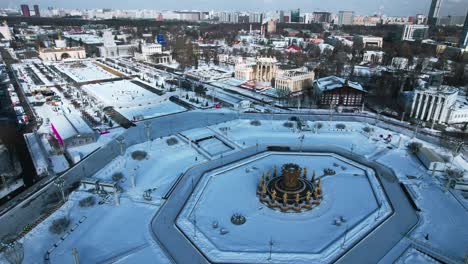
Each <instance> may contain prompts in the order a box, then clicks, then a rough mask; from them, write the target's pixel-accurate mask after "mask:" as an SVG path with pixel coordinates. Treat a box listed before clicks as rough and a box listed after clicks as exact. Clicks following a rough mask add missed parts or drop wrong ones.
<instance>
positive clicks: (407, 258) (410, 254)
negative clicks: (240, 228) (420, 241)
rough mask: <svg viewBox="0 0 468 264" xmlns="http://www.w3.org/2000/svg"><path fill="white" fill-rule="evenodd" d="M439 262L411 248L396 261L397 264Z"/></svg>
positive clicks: (430, 263) (429, 263) (435, 263)
mask: <svg viewBox="0 0 468 264" xmlns="http://www.w3.org/2000/svg"><path fill="white" fill-rule="evenodd" d="M437 263H440V262H439V261H437V260H435V259H433V258H431V257H430V256H428V255H426V254H424V253H422V252H421V251H419V250H417V249H414V248H409V249H408V250H406V251H405V253H404V254H403V255H402V256H401V257H400V258H398V260H397V261H395V264H437Z"/></svg>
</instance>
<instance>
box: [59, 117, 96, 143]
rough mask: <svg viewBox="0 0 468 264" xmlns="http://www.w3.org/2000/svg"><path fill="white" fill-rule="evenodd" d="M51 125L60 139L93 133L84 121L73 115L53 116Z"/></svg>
mask: <svg viewBox="0 0 468 264" xmlns="http://www.w3.org/2000/svg"><path fill="white" fill-rule="evenodd" d="M51 123H52V124H53V125H54V127H55V129H56V130H57V132H58V133H59V134H60V137H61V138H62V139H68V138H72V137H74V136H77V135H81V134H93V133H94V131H93V130H92V129H91V128H90V127H89V126H88V125H87V124H86V123H85V122H84V120H83V119H82V118H81V117H80V116H78V115H76V114H74V113H69V114H63V115H58V116H54V118H53V120H51Z"/></svg>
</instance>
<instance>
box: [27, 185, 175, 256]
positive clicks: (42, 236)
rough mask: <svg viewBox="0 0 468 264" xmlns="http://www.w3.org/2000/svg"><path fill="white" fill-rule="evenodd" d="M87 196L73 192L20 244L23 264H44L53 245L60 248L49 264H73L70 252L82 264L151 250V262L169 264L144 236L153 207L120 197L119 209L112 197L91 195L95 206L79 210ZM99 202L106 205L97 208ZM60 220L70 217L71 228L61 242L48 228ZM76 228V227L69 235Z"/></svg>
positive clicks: (156, 247)
mask: <svg viewBox="0 0 468 264" xmlns="http://www.w3.org/2000/svg"><path fill="white" fill-rule="evenodd" d="M90 195H92V194H89V193H86V192H74V193H73V194H72V195H71V196H70V197H69V200H68V201H67V203H66V204H64V205H63V206H62V207H61V208H60V209H59V210H58V211H56V212H55V213H54V214H53V215H52V216H51V217H49V218H48V219H47V220H45V221H44V222H42V223H41V224H39V226H37V227H36V228H35V229H34V230H33V231H31V232H30V233H28V234H27V235H26V236H25V237H24V238H23V239H22V240H21V242H22V243H23V244H24V247H25V249H26V250H25V256H24V261H23V263H43V262H44V260H43V258H44V256H45V253H46V252H47V250H49V249H50V248H54V246H53V245H54V244H55V243H60V244H58V246H57V247H56V248H54V250H53V251H52V252H51V253H50V261H51V263H73V255H72V249H73V248H76V250H77V252H78V255H79V259H80V262H82V263H107V262H106V261H110V260H120V259H121V258H123V257H126V256H127V255H132V254H136V255H138V254H141V253H142V251H137V252H133V251H134V250H135V248H137V247H141V250H143V249H144V250H145V251H147V250H151V252H153V254H151V255H152V260H153V261H155V262H157V263H170V262H169V261H168V260H167V258H166V257H165V256H164V255H163V254H158V252H160V249H159V247H158V246H157V245H156V244H155V243H154V242H153V240H152V238H151V237H150V235H149V233H148V232H147V230H148V222H149V221H150V220H151V218H152V216H153V214H154V212H155V211H156V210H157V207H156V206H155V205H151V204H145V203H140V202H135V201H132V200H131V199H129V198H125V197H123V198H121V199H120V205H119V206H115V205H114V204H113V200H112V197H110V198H107V199H104V198H102V197H99V196H97V195H93V196H94V197H95V198H96V204H95V205H94V206H92V207H88V208H83V207H80V206H79V201H80V200H81V199H83V198H86V197H88V196H90ZM100 201H105V203H104V204H99V203H98V202H100ZM135 212H138V213H135ZM63 216H67V217H69V219H70V226H69V228H67V231H68V232H69V234H68V235H67V236H66V238H65V239H64V240H63V241H61V237H63V235H56V234H53V233H51V232H50V231H49V227H50V226H51V224H52V222H53V221H54V220H56V219H58V218H60V217H63ZM80 220H82V223H79V221H80ZM76 224H79V225H78V226H77V227H76V229H74V230H73V231H72V232H70V229H71V228H73V227H74V226H75V225H76ZM126 263H131V262H126ZM134 263H135V262H134Z"/></svg>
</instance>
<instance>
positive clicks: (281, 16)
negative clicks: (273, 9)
mask: <svg viewBox="0 0 468 264" xmlns="http://www.w3.org/2000/svg"><path fill="white" fill-rule="evenodd" d="M279 22H280V23H284V11H283V10H280V11H279Z"/></svg>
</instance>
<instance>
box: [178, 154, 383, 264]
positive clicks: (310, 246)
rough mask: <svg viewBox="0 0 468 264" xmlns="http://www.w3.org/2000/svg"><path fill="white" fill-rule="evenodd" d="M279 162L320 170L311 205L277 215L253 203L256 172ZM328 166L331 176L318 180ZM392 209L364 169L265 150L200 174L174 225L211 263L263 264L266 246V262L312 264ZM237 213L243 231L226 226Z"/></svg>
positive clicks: (329, 158) (330, 158)
mask: <svg viewBox="0 0 468 264" xmlns="http://www.w3.org/2000/svg"><path fill="white" fill-rule="evenodd" d="M285 162H294V163H296V164H298V165H299V166H301V167H303V168H304V167H307V168H309V169H310V170H311V172H310V175H308V176H311V175H312V171H316V172H318V173H319V174H317V175H320V177H318V178H320V179H321V181H322V183H323V193H324V198H323V201H322V203H321V204H320V205H318V206H317V207H316V208H314V209H312V210H310V211H307V212H301V213H291V212H289V213H283V212H280V211H279V210H274V209H271V208H268V207H267V206H264V205H263V204H262V203H260V202H259V201H258V199H256V194H255V190H256V187H257V185H258V181H259V178H260V176H259V174H261V172H262V171H266V170H270V171H272V170H273V166H275V165H278V164H283V163H285ZM327 168H333V169H334V170H336V174H335V175H327V176H325V175H322V173H323V171H324V170H325V169H327ZM318 178H317V179H318ZM391 212H392V209H391V207H390V205H389V204H388V202H387V199H386V196H385V194H384V192H383V189H382V187H381V185H380V184H379V182H378V180H377V179H376V178H375V175H374V172H373V171H372V170H371V169H370V168H367V167H364V166H362V165H360V164H357V163H355V162H353V161H351V160H347V159H345V158H343V157H340V156H338V155H336V154H322V153H320V154H319V153H304V152H301V153H294V152H293V153H280V152H266V153H263V154H260V155H258V156H254V157H252V158H248V159H245V160H242V161H240V162H237V163H234V164H231V165H228V166H226V167H222V168H220V169H216V170H214V171H211V172H209V173H206V174H205V175H204V176H203V178H202V180H201V181H200V183H199V184H198V185H197V188H196V190H195V191H194V193H193V195H192V196H191V197H190V199H189V201H188V203H187V205H186V206H185V209H184V210H183V211H182V213H181V215H180V216H179V218H178V221H177V225H178V227H179V228H180V229H181V230H182V231H183V232H184V233H185V235H186V236H187V237H189V238H190V239H191V240H192V242H193V243H194V244H196V245H197V246H198V247H199V248H200V249H201V250H203V251H204V253H205V254H206V255H207V256H208V257H209V259H210V260H211V261H213V262H247V263H250V262H255V261H263V262H267V261H268V259H269V258H270V256H269V250H270V242H271V243H273V245H272V250H274V256H273V257H271V258H272V261H271V262H273V263H276V262H277V263H284V262H286V261H293V260H294V263H310V262H311V261H318V260H320V261H327V260H328V261H330V260H332V259H333V258H336V257H337V256H338V255H339V254H340V253H342V252H345V251H346V250H348V248H349V247H350V246H351V245H353V244H354V242H355V241H358V240H359V239H362V237H363V236H364V235H365V234H366V233H367V232H369V231H371V230H372V229H373V228H375V227H376V226H378V224H379V223H381V222H382V221H383V220H384V219H385V218H386V217H388V216H389V215H390V213H391ZM236 213H239V214H242V215H243V216H244V217H245V218H246V222H245V223H244V224H243V225H242V226H236V225H233V224H232V223H231V221H230V219H231V216H232V215H233V214H236ZM213 223H214V225H213ZM223 232H228V233H226V234H224V233H223ZM239 255H242V260H240V259H239Z"/></svg>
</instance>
